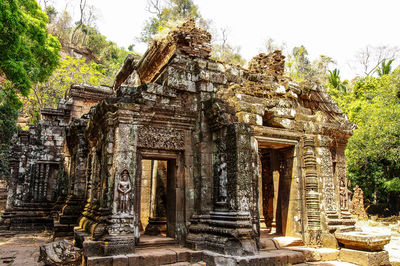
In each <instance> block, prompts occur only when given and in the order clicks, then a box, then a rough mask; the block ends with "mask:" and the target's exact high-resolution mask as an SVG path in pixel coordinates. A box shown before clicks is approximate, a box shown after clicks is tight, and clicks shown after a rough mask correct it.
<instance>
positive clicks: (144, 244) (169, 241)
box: [136, 237, 178, 249]
mask: <svg viewBox="0 0 400 266" xmlns="http://www.w3.org/2000/svg"><path fill="white" fill-rule="evenodd" d="M165 246H178V241H176V240H175V239H173V238H165V239H161V238H160V239H155V240H144V241H143V240H142V237H141V239H140V242H139V243H138V244H137V246H136V248H137V249H143V248H149V247H151V248H153V247H165Z"/></svg>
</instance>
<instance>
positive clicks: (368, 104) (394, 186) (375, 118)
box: [328, 68, 400, 211]
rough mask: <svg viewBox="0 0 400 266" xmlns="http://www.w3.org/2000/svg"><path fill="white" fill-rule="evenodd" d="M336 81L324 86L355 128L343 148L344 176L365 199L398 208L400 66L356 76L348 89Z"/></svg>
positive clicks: (394, 208) (390, 207) (399, 183)
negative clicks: (362, 191)
mask: <svg viewBox="0 0 400 266" xmlns="http://www.w3.org/2000/svg"><path fill="white" fill-rule="evenodd" d="M387 73H388V72H387ZM332 74H333V72H331V76H333V75H332ZM337 74H339V73H338V72H337ZM331 79H332V78H330V79H329V80H331ZM337 80H339V82H336V83H333V82H330V83H329V84H328V89H329V91H330V93H331V95H332V96H333V97H334V98H335V100H336V101H337V102H338V103H339V105H340V107H341V108H342V110H343V111H344V112H346V113H347V114H348V116H349V119H350V121H351V122H353V123H355V124H356V125H357V127H358V128H357V129H356V130H355V131H354V135H353V136H352V137H351V138H350V140H349V143H348V145H347V149H346V162H347V167H348V169H347V174H348V178H349V180H350V181H351V183H352V185H353V186H354V185H356V184H357V185H359V186H360V187H361V188H362V189H363V190H364V193H365V194H364V195H365V196H366V200H367V202H369V203H383V204H385V205H386V206H388V207H389V209H390V210H392V211H395V210H397V211H398V210H399V208H400V205H399V203H398V198H399V196H400V98H399V92H400V68H397V69H396V70H395V71H393V73H390V74H383V75H380V76H378V77H371V76H366V77H363V78H359V79H356V80H355V81H354V82H353V83H352V84H351V86H349V91H347V90H345V89H342V87H341V86H342V84H343V83H341V82H340V78H339V77H337ZM334 84H336V85H337V86H336V87H335V86H334ZM395 199H397V200H395Z"/></svg>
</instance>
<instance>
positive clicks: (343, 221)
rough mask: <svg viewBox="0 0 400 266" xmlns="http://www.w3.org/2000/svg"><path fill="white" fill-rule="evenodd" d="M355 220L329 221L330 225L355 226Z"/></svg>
mask: <svg viewBox="0 0 400 266" xmlns="http://www.w3.org/2000/svg"><path fill="white" fill-rule="evenodd" d="M355 223H356V221H355V220H353V219H328V225H354V224H355Z"/></svg>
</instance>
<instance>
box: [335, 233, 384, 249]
mask: <svg viewBox="0 0 400 266" xmlns="http://www.w3.org/2000/svg"><path fill="white" fill-rule="evenodd" d="M335 237H336V239H337V240H338V242H339V243H341V244H343V245H344V246H345V247H346V248H348V249H357V250H365V251H380V250H383V248H384V246H385V245H386V244H388V243H389V242H390V234H384V233H372V232H337V233H335Z"/></svg>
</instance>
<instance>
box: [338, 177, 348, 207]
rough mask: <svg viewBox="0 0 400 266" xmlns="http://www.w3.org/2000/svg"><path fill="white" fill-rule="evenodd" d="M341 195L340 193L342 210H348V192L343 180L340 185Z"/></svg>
mask: <svg viewBox="0 0 400 266" xmlns="http://www.w3.org/2000/svg"><path fill="white" fill-rule="evenodd" d="M339 190H340V191H339V193H340V208H341V209H347V193H346V192H347V191H346V185H345V184H344V181H343V179H341V180H340V185H339Z"/></svg>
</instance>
